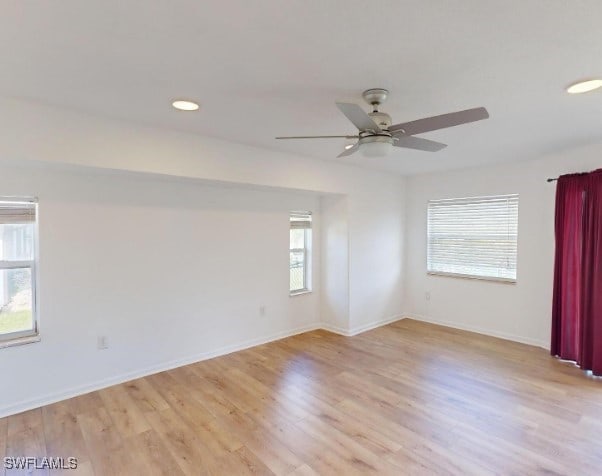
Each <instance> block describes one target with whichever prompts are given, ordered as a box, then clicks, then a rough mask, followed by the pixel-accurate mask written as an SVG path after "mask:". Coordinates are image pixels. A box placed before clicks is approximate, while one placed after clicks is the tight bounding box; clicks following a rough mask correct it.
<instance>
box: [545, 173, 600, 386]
mask: <svg viewBox="0 0 602 476" xmlns="http://www.w3.org/2000/svg"><path fill="white" fill-rule="evenodd" d="M555 218H556V221H555V231H556V255H555V264H554V301H553V308H552V342H551V347H550V349H551V353H552V355H555V356H558V357H560V358H562V359H566V360H573V361H575V362H577V364H578V365H579V366H580V367H581V368H583V369H584V370H591V371H592V372H593V373H594V374H595V375H602V169H601V170H597V171H595V172H592V173H589V174H573V175H564V176H562V177H560V178H559V180H558V185H557V189H556V217H555Z"/></svg>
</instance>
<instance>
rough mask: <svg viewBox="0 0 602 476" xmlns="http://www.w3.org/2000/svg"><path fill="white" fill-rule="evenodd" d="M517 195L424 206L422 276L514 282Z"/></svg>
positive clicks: (434, 202)
mask: <svg viewBox="0 0 602 476" xmlns="http://www.w3.org/2000/svg"><path fill="white" fill-rule="evenodd" d="M517 237H518V195H499V196H494V197H473V198H460V199H449V200H432V201H429V203H428V238H427V240H428V245H427V248H428V250H427V271H428V273H431V274H444V275H451V276H462V277H469V278H482V279H491V280H500V281H510V282H516V253H517Z"/></svg>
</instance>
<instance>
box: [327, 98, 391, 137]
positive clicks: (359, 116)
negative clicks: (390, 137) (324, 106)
mask: <svg viewBox="0 0 602 476" xmlns="http://www.w3.org/2000/svg"><path fill="white" fill-rule="evenodd" d="M336 105H337V107H338V108H339V110H340V111H341V112H342V113H343V114H345V117H347V119H349V120H350V121H351V122H353V124H354V125H355V127H357V128H358V129H359V130H360V131H362V132H363V131H372V132H381V129H380V127H378V124H377V123H376V122H374V121H373V120H372V118H371V117H370V116H369V115H368V113H367V112H366V111H364V110H363V109H362V108H361V107H359V106H358V105H357V104H352V103H348V102H337V103H336Z"/></svg>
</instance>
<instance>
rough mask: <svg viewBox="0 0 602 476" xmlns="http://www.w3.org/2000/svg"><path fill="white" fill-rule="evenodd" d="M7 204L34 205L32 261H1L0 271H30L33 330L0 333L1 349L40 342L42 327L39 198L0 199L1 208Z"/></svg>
mask: <svg viewBox="0 0 602 476" xmlns="http://www.w3.org/2000/svg"><path fill="white" fill-rule="evenodd" d="M5 203H27V204H33V206H34V212H35V219H34V221H33V226H34V228H33V235H32V240H33V243H32V249H33V257H32V259H31V260H0V270H9V269H29V270H30V275H31V319H32V327H31V329H26V330H22V331H16V332H6V333H0V349H2V348H5V347H12V346H15V345H21V344H29V343H32V342H38V341H40V326H39V312H38V280H39V279H38V256H39V252H38V221H39V206H38V199H37V197H0V208H1V207H2V204H5Z"/></svg>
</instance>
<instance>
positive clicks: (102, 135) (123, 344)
mask: <svg viewBox="0 0 602 476" xmlns="http://www.w3.org/2000/svg"><path fill="white" fill-rule="evenodd" d="M0 129H2V131H3V140H2V141H0V180H1V182H0V195H10V194H17V195H37V196H40V201H41V205H40V206H41V217H42V220H43V221H42V222H41V240H42V243H41V252H42V260H43V262H42V267H43V269H45V271H44V273H45V276H42V278H43V279H42V283H41V289H42V293H43V294H42V336H43V342H42V343H41V344H32V345H27V346H23V347H21V348H12V349H3V350H1V351H0V371H3V370H6V369H10V372H11V373H10V377H11V378H15V379H16V380H15V381H16V382H17V384H16V385H13V386H11V390H10V391H9V392H6V393H3V395H1V396H0V414H1V413H6V412H9V411H13V410H15V408H25V407H27V406H31V399H34V400H35V401H38V402H41V401H43V400H44V399H45V398H46V397H48V398H55V397H56V398H59V397H60V396H61V395H69V394H70V393H71V391H72V390H73V389H74V388H75V389H77V388H80V389H83V388H90V386H92V387H93V386H95V385H97V384H101V383H102V382H104V383H110V382H113V381H115V379H116V378H117V379H119V378H121V377H123V376H127V375H130V376H131V375H137V374H140V373H141V372H142V373H143V372H145V371H150V370H152V369H158V368H162V367H164V366H165V365H169V364H170V362H171V363H174V365H175V363H177V362H182V361H184V360H188V359H189V358H191V359H193V360H194V357H190V356H191V355H192V354H194V355H196V357H197V358H200V357H199V356H200V355H210V354H212V353H215V352H219V350H216V349H222V350H223V349H230V348H236V347H237V346H240V345H244V344H245V343H251V342H256V341H257V340H258V339H259V340H261V339H264V338H267V337H269V336H277V335H283V334H286V333H290V332H293V331H294V330H299V329H303V328H305V327H306V326H307V325H310V326H311V325H316V324H317V319H319V318H320V315H322V314H324V315H325V316H327V318H326V319H327V321H328V320H331V321H332V325H333V326H335V325H336V326H335V327H336V328H337V330H338V331H339V332H342V333H346V334H353V333H355V332H358V331H360V330H363V329H366V328H368V327H373V326H377V325H380V324H383V323H385V322H388V321H389V320H391V319H393V318H396V317H399V316H401V315H402V314H403V310H404V305H403V277H404V261H403V253H402V251H401V250H402V246H403V245H402V236H403V222H402V217H403V215H404V207H405V204H404V196H405V190H404V188H405V179H404V178H402V177H398V176H394V175H391V174H385V173H380V172H375V171H372V170H367V169H361V168H358V167H354V166H349V165H346V164H345V163H344V162H343V161H319V160H313V159H307V158H303V157H299V156H294V155H290V154H282V153H277V152H274V151H269V150H265V149H260V148H256V147H250V146H245V145H240V144H236V143H232V142H226V141H222V140H217V139H212V138H207V137H201V136H197V135H193V134H189V133H181V132H174V131H168V130H161V129H155V128H151V127H145V126H140V125H136V124H132V123H128V122H125V121H118V120H113V119H109V118H101V117H94V116H89V115H86V114H82V113H79V112H75V111H66V110H61V109H57V108H54V107H50V106H45V105H40V104H35V103H31V102H27V101H21V100H13V99H0ZM15 166H16V167H27V169H23V170H15V169H14V167H15ZM82 169H83V170H87V173H86V174H84V173H83V172H81V170H82ZM47 170H50V171H49V172H47ZM59 170H60V171H59ZM78 170H79V172H78ZM107 173H112V174H113V175H111V178H110V179H108V178H107V177H106V175H104V174H107ZM99 174H100V175H101V176H102V177H98V175H99ZM149 175H152V176H153V177H154V178H149V177H148V176H149ZM74 176H75V177H77V178H73V177H74ZM142 177H146V178H144V180H143V179H142ZM148 180H152V181H153V185H152V186H151V185H149V183H150V182H148ZM174 181H175V182H174ZM201 184H212V185H213V186H216V185H219V186H220V187H219V188H218V189H215V188H210V189H207V190H212V191H211V192H209V191H203V190H205V188H203V187H202V186H201ZM240 187H244V188H245V189H244V191H241V189H240ZM252 189H254V191H253V190H252ZM268 190H269V191H268ZM308 194H310V195H308ZM172 195H173V196H174V197H178V199H177V200H176V199H173V201H170V200H171V198H170V197H171V196H172ZM319 196H320V197H326V198H324V200H325V201H326V202H328V200H329V198H328V197H339V198H341V199H342V200H343V202H344V204H345V206H344V207H343V208H342V209H341V210H344V212H343V213H342V214H339V211H340V210H339V211H336V213H334V214H330V215H329V220H330V219H333V220H335V221H336V222H337V224H336V228H337V230H338V231H337V233H338V234H339V236H338V238H337V239H336V240H335V242H334V243H333V246H337V245H339V244H346V247H347V249H346V253H345V252H342V253H341V252H340V250H334V253H333V252H332V251H333V250H329V251H330V252H329V253H328V254H327V255H326V258H325V260H324V263H326V264H328V263H330V258H331V257H335V256H336V255H337V253H339V255H338V257H336V258H335V259H334V262H333V263H332V264H328V265H329V266H335V265H336V263H338V262H345V261H346V263H347V266H346V267H345V266H343V268H344V269H342V270H341V272H342V273H343V275H342V277H341V278H340V279H339V278H335V279H334V281H328V283H329V284H328V285H327V286H325V287H324V288H322V287H321V286H320V283H319V278H320V277H321V274H322V272H321V270H320V266H319V264H320V262H319V261H318V262H315V263H314V270H315V273H314V289H315V290H316V291H320V292H319V293H318V292H316V293H314V294H313V295H311V296H298V297H296V298H289V297H288V292H285V293H284V294H281V291H280V288H278V286H282V285H284V286H286V284H287V283H288V277H287V276H285V277H284V278H283V277H282V275H280V274H278V273H281V272H282V268H280V267H278V266H277V263H279V260H280V259H282V258H284V259H285V260H286V259H287V258H288V254H286V256H284V255H283V256H280V255H278V256H276V255H275V254H274V253H275V252H276V250H277V249H278V248H277V246H278V245H277V243H278V244H280V243H281V242H282V240H284V242H286V243H288V234H287V233H288V231H287V230H288V222H286V220H285V221H284V222H281V221H279V220H280V218H282V217H283V216H285V215H286V212H288V211H289V210H291V209H306V208H312V207H315V208H316V209H318V208H319V198H318V197H319ZM187 197H189V198H191V199H192V200H189V201H188V202H189V203H188V204H185V206H184V209H180V208H179V207H180V205H181V204H182V202H183V200H182V199H183V198H187ZM299 197H302V198H299ZM308 197H311V199H310V198H308ZM164 199H165V202H163V200H164ZM42 200H45V201H46V204H44V202H43V201H42ZM308 200H310V202H308ZM326 202H325V203H326ZM310 205H311V207H310ZM333 210H334V209H333ZM88 212H91V213H88ZM156 216H160V218H161V220H160V221H159V222H156V221H155V220H154V219H153V218H152V217H156ZM65 217H70V218H69V219H68V218H65ZM74 217H76V218H77V220H78V221H77V223H79V220H80V217H81V220H82V221H83V224H84V225H85V226H76V221H75V218H74ZM90 217H94V218H93V219H92V218H90ZM277 217H278V218H277ZM164 223H167V224H169V225H170V226H169V227H167V228H165V227H164V226H162V225H163V224H164ZM233 223H236V225H233ZM59 224H62V225H63V226H64V228H63V227H61V226H60V225H59ZM107 224H112V226H111V227H108V226H107ZM328 224H329V225H330V221H329V222H328ZM172 225H173V226H177V227H181V229H182V230H183V231H184V232H185V233H186V236H187V242H186V243H184V244H178V246H177V248H178V250H180V251H182V255H181V256H177V257H176V258H171V259H168V258H167V257H165V256H162V255H161V254H160V253H158V250H159V248H161V244H162V243H164V242H167V243H172V244H174V245H175V243H174V240H175V239H176V238H178V236H174V235H173V234H172V233H171V232H170V230H171V227H172ZM105 226H107V228H105ZM244 226H249V227H251V228H249V230H248V234H249V237H250V238H251V239H252V240H253V241H254V242H255V243H256V244H257V250H256V251H257V252H256V253H255V250H253V251H252V252H251V253H249V250H248V249H246V248H245V246H244V245H242V247H241V248H237V247H236V244H239V245H240V244H241V243H240V242H233V241H232V239H231V238H230V239H227V237H228V236H232V231H233V228H236V227H244ZM282 226H284V228H282ZM151 227H156V228H157V230H156V233H157V235H156V236H154V235H152V234H150V235H148V238H147V239H148V241H145V242H144V243H143V244H140V246H138V245H139V243H137V242H136V241H132V240H134V239H136V238H137V236H138V235H137V231H139V230H149V229H150V228H151ZM253 227H257V228H253ZM113 228H115V229H116V230H117V232H116V234H114V232H113V231H112V229H113ZM109 229H111V231H109ZM329 229H330V228H329ZM66 230H68V231H69V234H68V235H63V233H64V232H65V231H66ZM264 230H265V231H266V233H265V234H263V231H264ZM245 233H247V231H246V230H245ZM282 233H284V235H286V236H284V235H282V236H281V234H282ZM120 234H122V235H123V236H127V237H128V238H129V239H130V240H129V241H128V242H127V243H128V244H127V245H123V244H121V243H120V241H119V239H118V237H119V236H120ZM268 234H269V235H270V236H269V237H268V236H267V235H268ZM48 236H53V238H52V239H49V238H48ZM153 236H154V237H153ZM283 236H284V238H283ZM132 237H133V238H132ZM101 240H102V242H104V244H103V243H102V242H101ZM73 243H75V244H73ZM320 243H324V241H323V240H321V239H318V240H314V244H316V245H317V246H318V248H319V244H320ZM200 244H203V245H204V248H206V249H207V250H208V251H207V254H202V251H201V250H200V249H199V245H200ZM105 245H107V246H109V249H110V250H111V252H112V254H111V256H109V257H107V256H105V255H106V249H105ZM226 248H234V250H233V251H232V255H227V256H226V255H223V254H222V253H221V250H223V249H226ZM188 249H193V251H192V252H193V256H192V257H190V258H187V257H185V256H184V251H187V250H188ZM216 250H218V251H219V252H216ZM320 251H321V250H320ZM70 253H71V254H72V255H73V257H74V258H70ZM130 255H131V256H132V258H131V261H128V257H129V256H130ZM230 256H231V257H230ZM151 258H152V261H151ZM234 258H237V259H247V260H250V265H257V266H259V267H260V268H261V276H262V278H261V279H257V280H255V281H254V282H253V284H252V285H251V286H250V287H248V288H245V289H243V286H242V284H243V281H245V282H246V280H244V279H242V278H241V279H237V276H236V272H239V271H238V269H237V268H236V266H237V265H236V266H235V264H236V263H235V261H236V260H235V259H234ZM188 259H190V260H192V262H191V263H190V262H188V261H187V260H188ZM121 261H125V264H124V265H123V266H124V267H125V268H124V269H125V271H126V272H127V273H126V274H125V276H127V275H129V274H132V273H134V274H135V273H139V277H140V279H137V280H135V281H134V283H135V284H133V285H132V284H129V283H130V282H129V281H128V282H123V278H122V277H121V275H120V274H119V273H115V271H114V269H113V268H114V267H115V266H114V265H115V264H117V263H118V262H121ZM63 262H65V263H66V262H72V263H75V264H81V263H84V264H87V265H88V266H87V267H86V268H81V267H79V268H75V269H76V270H77V271H72V268H68V267H66V266H64V263H63ZM265 263H274V265H271V266H276V267H278V270H280V271H278V272H277V271H276V268H273V269H272V268H270V267H267V268H266V267H265ZM103 265H104V267H102V266H103ZM110 265H113V266H110ZM187 265H188V268H186V266H187ZM151 266H152V269H154V268H155V267H156V268H157V272H156V273H152V272H151ZM175 268H177V269H178V270H179V269H181V268H186V269H185V273H186V277H187V279H185V280H184V284H183V285H182V286H184V287H183V288H182V289H183V290H182V291H178V290H179V289H181V288H175V287H174V286H175V284H174V283H173V282H171V281H167V280H166V279H165V278H162V277H164V276H166V275H168V274H171V273H174V272H175V271H174V269H175ZM235 268H236V269H235ZM107 269H110V271H107ZM199 269H206V270H207V271H208V272H213V271H215V273H217V274H211V278H209V277H208V276H209V274H207V275H201V276H198V278H199V279H202V286H198V285H197V284H196V283H197V281H196V279H197V275H198V273H199ZM57 270H58V271H57ZM139 270H144V272H142V271H139ZM122 271H123V270H122ZM220 271H221V274H219V272H220ZM338 271H339V270H338V269H333V268H332V267H331V269H330V270H328V272H327V274H326V276H327V278H328V279H329V280H330V279H331V278H332V277H333V276H336V273H337V272H338ZM57 272H59V273H60V274H59V275H58V277H57ZM71 273H75V275H72V274H71ZM345 273H346V274H347V278H346V281H347V285H345V277H344V274H345ZM137 276H138V275H137ZM337 280H338V281H337ZM316 281H318V282H316ZM331 284H332V285H331ZM165 286H167V287H168V289H169V290H170V295H169V298H167V297H166V298H165V300H163V301H161V303H160V304H157V305H156V306H155V305H153V304H152V302H149V301H148V300H145V299H144V297H145V296H148V295H151V296H155V295H161V292H162V289H163V288H164V287H165ZM207 286H209V288H207ZM73 289H75V290H76V291H77V294H76V295H75V297H74V296H73ZM200 289H201V290H205V289H209V291H208V292H207V293H201V291H200ZM111 290H114V293H112V292H111ZM184 290H185V291H184ZM319 294H322V299H321V298H320V296H319ZM112 296H115V298H113V297H112ZM207 296H212V297H211V299H208V298H207ZM277 296H279V297H277ZM283 296H285V297H283ZM134 297H135V299H134ZM293 299H294V301H293ZM71 300H75V302H73V303H72V301H71ZM263 301H266V302H265V304H266V305H267V309H268V314H267V316H266V317H265V318H264V320H263V321H260V322H259V323H258V322H257V321H256V320H255V318H257V317H258V316H257V313H258V308H259V305H260V304H262V303H263ZM70 303H71V304H70ZM333 303H334V307H332V306H333ZM174 306H175V310H176V311H177V313H178V314H179V315H180V316H183V317H181V319H182V320H181V321H178V322H177V324H178V326H179V327H180V328H181V329H182V330H183V331H184V332H178V333H176V332H173V330H172V329H173V328H172V327H170V328H169V329H166V328H162V327H158V328H157V329H156V330H155V328H154V327H152V326H151V327H148V326H147V327H143V326H140V325H139V324H140V323H141V322H142V321H144V322H146V321H147V319H151V321H150V322H153V323H154V325H158V324H157V322H158V321H160V320H161V318H162V317H164V315H165V314H166V313H167V312H168V311H169V312H172V309H171V308H173V307H174ZM115 309H124V310H125V311H127V314H128V316H127V318H124V319H122V320H120V321H119V324H118V325H117V321H114V320H113V317H112V313H114V312H115ZM199 309H200V310H202V312H203V314H202V316H201V317H199V316H200V314H195V313H199V312H200V311H199ZM329 313H331V314H329ZM107 315H111V320H110V321H106V319H107ZM44 316H49V317H44ZM206 316H209V319H208V320H207V319H206ZM249 316H250V317H249ZM283 316H285V317H283ZM333 316H334V317H333ZM115 318H116V317H115ZM197 318H198V320H195V319H197ZM331 318H332V319H331ZM89 321H90V322H93V323H95V326H96V327H94V328H93V329H89V330H88V328H87V327H86V325H85V324H84V323H87V322H89ZM105 322H111V323H112V324H108V323H107V324H106V326H107V327H106V331H105V329H104V328H103V325H104V324H103V323H105ZM73 323H75V324H74V327H73V331H71V330H70V329H71V327H70V326H71V324H73ZM248 323H250V325H249V326H247V324H248ZM78 326H79V327H78ZM304 326H305V327H304ZM76 331H77V336H78V338H77V339H76V338H75V337H76V336H75V334H76ZM64 332H72V334H66V336H65V338H63V337H62V333H64ZM100 332H103V333H104V332H106V333H107V334H109V339H110V340H111V341H112V348H111V349H110V350H109V351H108V352H107V351H105V352H104V353H98V351H96V350H95V348H94V345H95V342H96V335H97V334H98V333H100ZM199 334H200V335H202V336H203V337H198V336H197V335H199ZM159 335H161V337H160V338H159V337H158V336H159ZM178 335H180V336H181V335H183V337H181V338H182V339H183V340H182V341H181V342H180V341H179V339H178V337H177V336H178ZM266 336H267V337H266ZM65 339H67V340H72V341H74V344H73V345H69V346H65V345H64V343H65ZM80 341H81V342H80ZM91 342H92V347H90V343H91ZM132 345H133V348H134V349H136V350H135V351H134V352H132V353H131V354H130V353H129V352H127V349H128V348H129V346H132ZM140 349H144V351H140ZM88 353H90V355H88ZM15 356H18V357H19V358H15ZM80 356H81V358H80ZM111 356H114V357H111ZM95 359H98V360H95ZM32 362H36V365H37V366H38V367H40V369H39V370H37V371H34V372H33V373H31V371H32V370H33V367H35V366H34V365H33V364H32ZM41 362H44V365H43V366H42V365H41V364H40V363H41ZM51 363H52V364H51ZM88 367H89V368H88ZM47 368H51V369H57V370H56V371H57V372H60V373H59V374H58V375H52V374H48V373H47V372H46V373H44V372H41V369H47ZM28 375H29V376H28ZM118 377H119V378H118ZM124 378H125V377H124ZM36 379H37V381H36ZM103 379H105V380H103ZM61 392H62V393H61ZM53 395H54V397H52V396H53ZM28 401H30V402H29V403H28ZM15 405H16V406H15ZM3 408H4V410H3ZM11 408H12V410H11Z"/></svg>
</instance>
